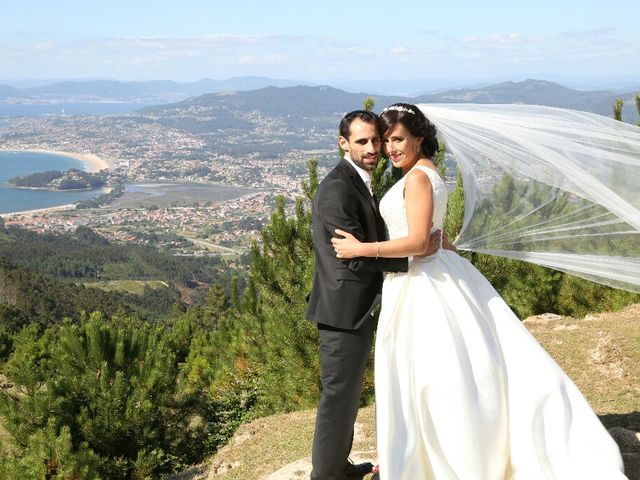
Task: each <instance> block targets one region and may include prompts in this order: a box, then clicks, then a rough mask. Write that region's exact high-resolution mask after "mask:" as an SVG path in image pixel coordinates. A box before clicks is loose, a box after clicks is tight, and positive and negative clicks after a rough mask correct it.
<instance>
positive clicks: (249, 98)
mask: <svg viewBox="0 0 640 480" xmlns="http://www.w3.org/2000/svg"><path fill="white" fill-rule="evenodd" d="M367 96H368V94H367V93H364V92H363V93H349V92H345V91H344V90H339V89H337V88H333V87H330V86H326V85H324V86H300V85H299V86H295V87H284V88H278V87H274V86H269V87H266V88H261V89H259V90H249V91H235V92H225V93H212V94H206V95H201V96H199V97H195V98H189V99H187V100H184V101H182V102H178V103H174V104H169V105H160V106H155V107H147V108H144V109H141V110H138V113H141V114H155V115H165V114H170V115H175V114H176V113H178V112H181V113H183V114H185V115H188V114H191V115H196V116H200V117H204V116H207V115H210V114H212V113H214V112H222V111H227V112H236V113H247V112H256V111H257V112H261V113H263V114H265V115H268V116H273V117H278V118H290V117H294V118H295V119H296V121H298V120H304V119H310V118H317V117H326V116H331V117H332V118H331V120H332V121H333V120H334V118H333V117H334V116H335V115H342V114H343V113H344V112H348V111H350V110H354V109H357V108H362V101H363V100H364V99H365V98H366V97H367ZM375 99H376V104H378V105H385V104H388V103H392V102H394V101H400V100H406V99H405V98H404V97H388V96H376V97H375Z"/></svg>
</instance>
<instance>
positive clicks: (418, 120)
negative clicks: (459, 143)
mask: <svg viewBox="0 0 640 480" xmlns="http://www.w3.org/2000/svg"><path fill="white" fill-rule="evenodd" d="M398 123H401V124H402V125H404V127H405V128H406V129H407V130H409V132H410V133H411V135H413V136H414V137H422V138H423V140H422V145H421V149H422V153H424V154H425V155H426V157H427V158H433V156H434V155H435V154H436V152H437V151H438V140H437V139H436V133H437V131H438V130H437V129H436V126H435V125H434V124H433V123H431V122H430V121H429V119H428V118H427V117H425V115H424V113H422V111H421V110H420V109H419V108H418V107H416V106H415V105H411V104H410V103H394V104H393V105H389V106H388V107H386V108H385V109H384V110H382V113H381V114H380V117H379V120H378V128H379V130H380V134H381V135H384V134H385V133H386V132H388V131H389V129H390V128H391V127H393V126H394V125H396V124H398Z"/></svg>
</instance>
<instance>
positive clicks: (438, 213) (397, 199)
mask: <svg viewBox="0 0 640 480" xmlns="http://www.w3.org/2000/svg"><path fill="white" fill-rule="evenodd" d="M413 168H417V169H419V170H421V171H423V172H425V173H426V174H427V176H428V177H429V180H431V185H432V188H433V226H432V227H431V231H432V232H433V231H435V230H441V229H442V227H443V225H444V216H445V213H446V212H447V189H446V187H445V184H444V181H443V180H442V178H440V175H438V173H436V172H435V171H434V170H432V169H430V168H428V167H423V166H421V165H416V166H415V167H413ZM413 168H412V170H413ZM406 178H407V176H406V175H405V176H404V177H402V178H401V179H400V180H399V181H398V182H397V183H396V184H395V185H394V186H393V187H391V188H390V189H389V191H388V192H387V193H386V195H385V196H384V197H382V200H381V201H380V214H381V215H382V218H383V219H384V221H385V223H386V225H387V230H388V232H389V238H390V239H394V238H398V237H406V236H407V235H408V233H409V226H408V225H407V210H406V208H405V202H404V182H405V179H406Z"/></svg>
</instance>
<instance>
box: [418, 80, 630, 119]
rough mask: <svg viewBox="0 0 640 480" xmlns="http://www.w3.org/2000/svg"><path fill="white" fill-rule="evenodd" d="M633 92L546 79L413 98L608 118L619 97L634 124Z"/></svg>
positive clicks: (449, 91) (426, 100) (459, 89)
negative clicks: (530, 107)
mask: <svg viewBox="0 0 640 480" xmlns="http://www.w3.org/2000/svg"><path fill="white" fill-rule="evenodd" d="M634 97H635V92H629V93H625V94H621V93H615V92H612V91H609V90H589V91H585V90H574V89H571V88H567V87H564V86H562V85H559V84H557V83H553V82H547V81H545V80H533V79H529V80H524V81H522V82H503V83H498V84H496V85H490V86H488V87H482V88H457V89H454V90H448V91H446V92H442V93H436V94H430V95H422V96H419V97H416V98H414V99H413V100H414V101H416V102H424V103H524V104H528V105H547V106H551V107H561V108H570V109H573V110H582V111H585V112H592V113H598V114H600V115H607V116H611V115H612V111H613V102H614V101H615V100H616V98H622V99H623V100H624V102H625V110H624V116H625V120H626V121H637V113H636V110H635V100H634Z"/></svg>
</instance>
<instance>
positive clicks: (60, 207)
mask: <svg viewBox="0 0 640 480" xmlns="http://www.w3.org/2000/svg"><path fill="white" fill-rule="evenodd" d="M75 208H76V206H75V204H73V203H69V204H67V205H57V206H55V207H46V208H37V209H35V210H24V211H21V212H7V213H0V217H1V218H4V219H5V220H7V219H9V218H11V217H16V218H18V217H24V216H28V215H44V214H46V213H51V212H63V211H65V210H74V209H75Z"/></svg>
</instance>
